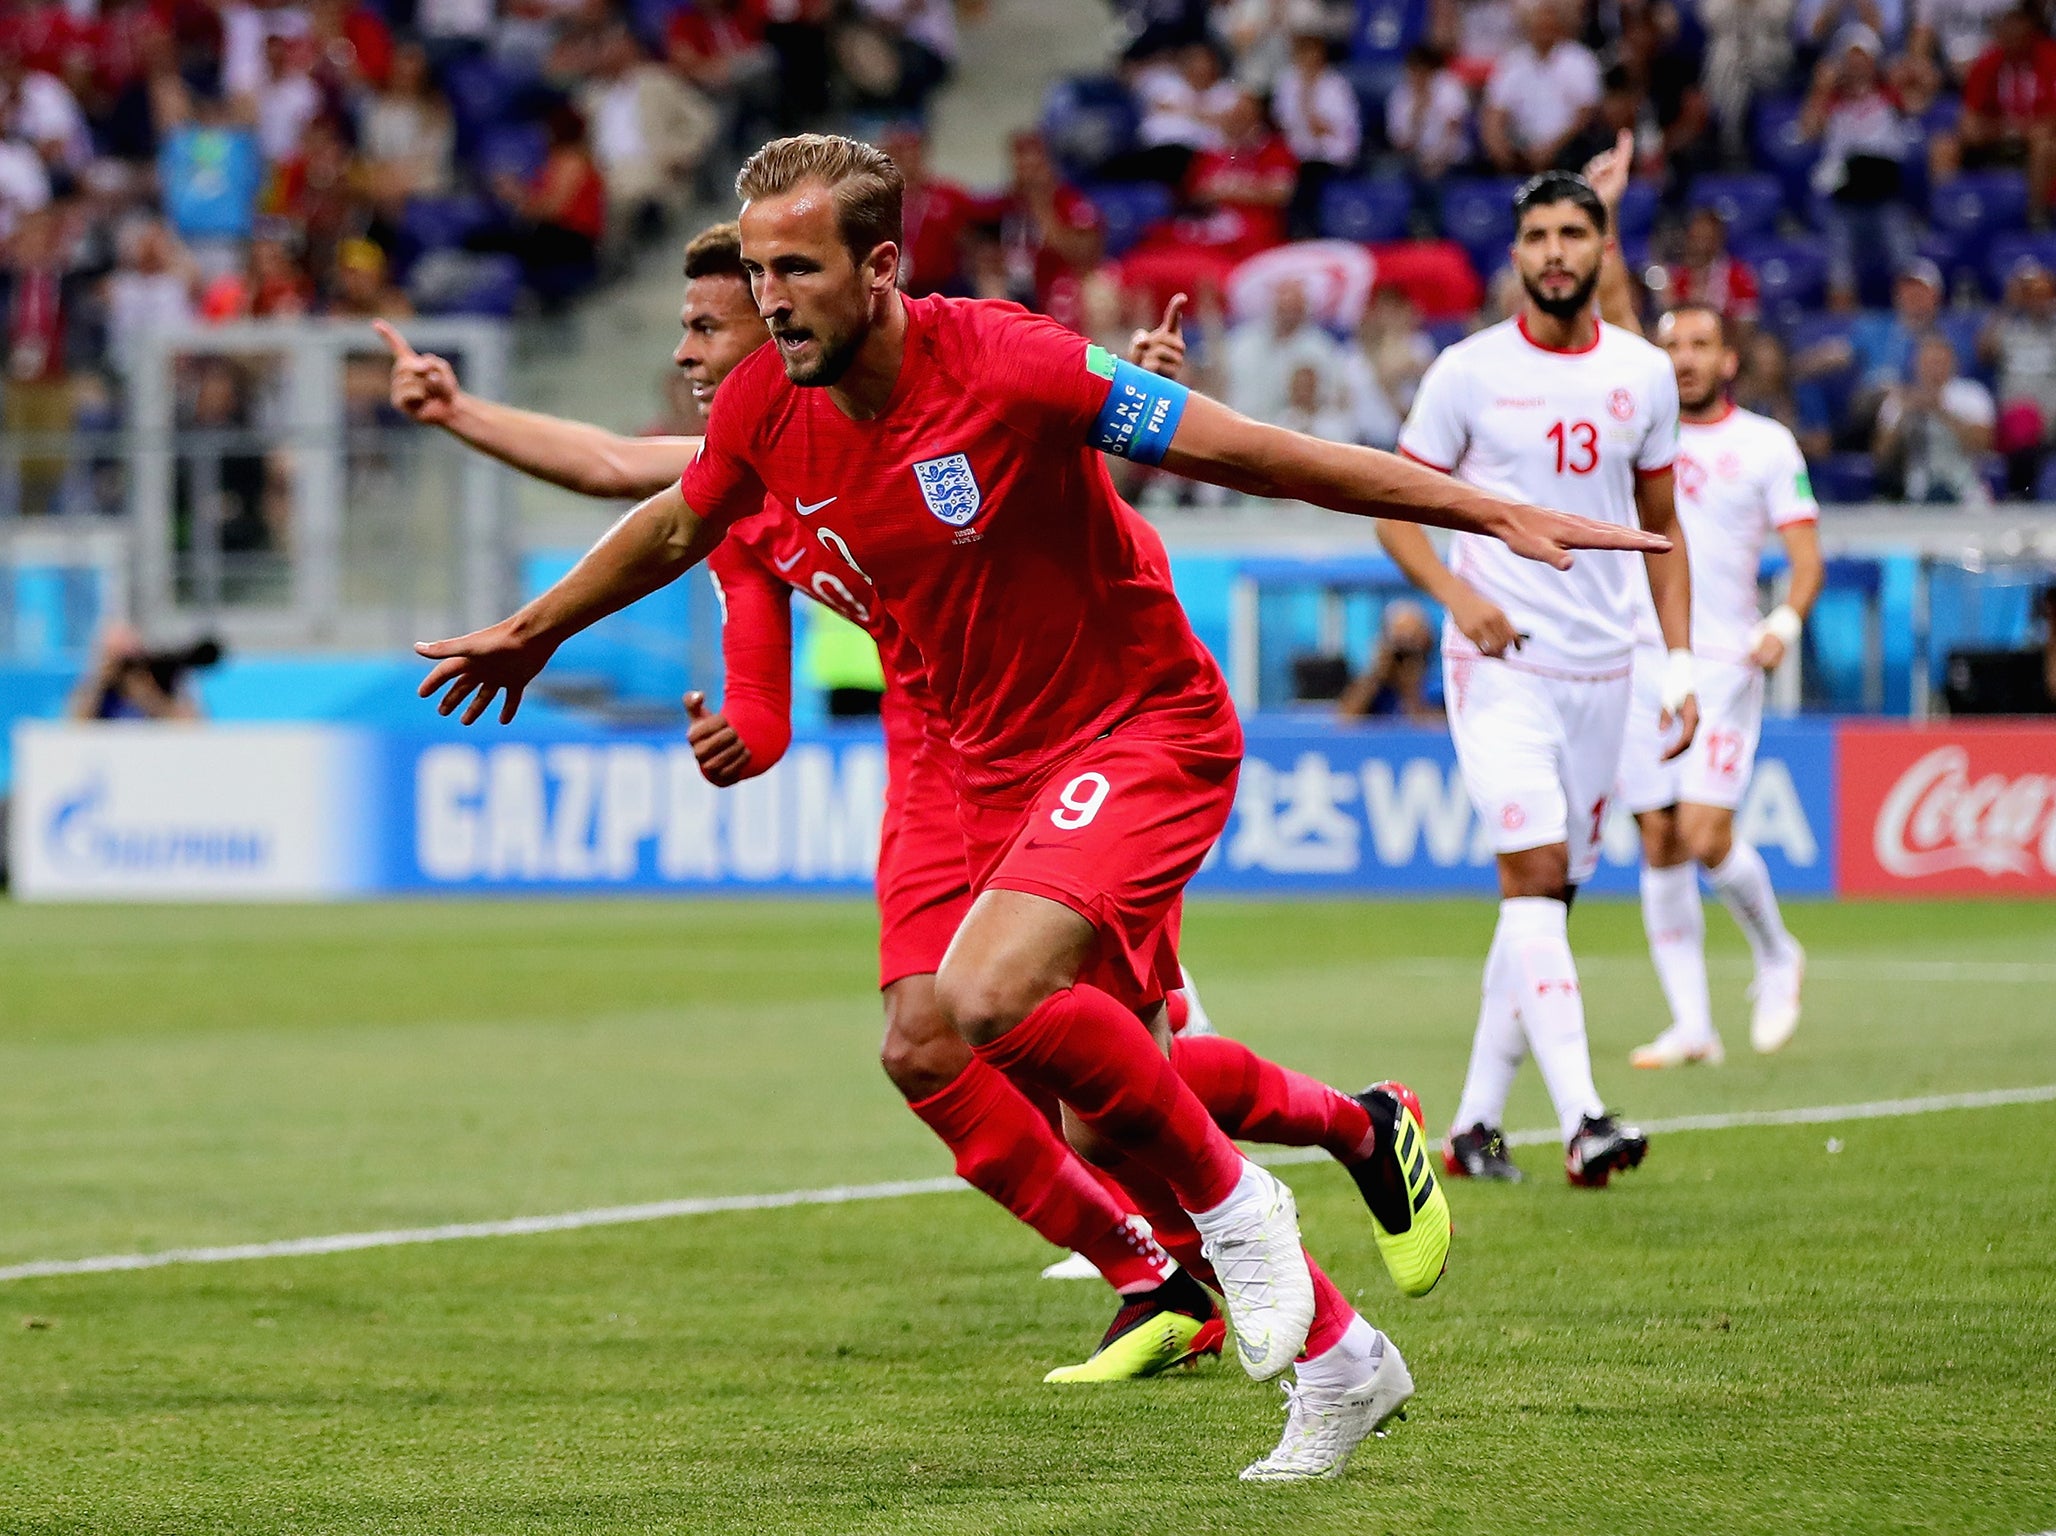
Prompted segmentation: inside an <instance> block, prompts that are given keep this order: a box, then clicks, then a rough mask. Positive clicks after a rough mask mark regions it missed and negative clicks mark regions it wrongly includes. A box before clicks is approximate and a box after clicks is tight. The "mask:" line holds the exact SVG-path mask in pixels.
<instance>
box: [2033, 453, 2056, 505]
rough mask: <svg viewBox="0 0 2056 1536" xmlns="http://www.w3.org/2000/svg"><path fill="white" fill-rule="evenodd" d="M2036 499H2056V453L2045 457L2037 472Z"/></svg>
mask: <svg viewBox="0 0 2056 1536" xmlns="http://www.w3.org/2000/svg"><path fill="white" fill-rule="evenodd" d="M2035 500H2036V501H2056V455H2052V456H2051V457H2049V458H2046V459H2044V460H2043V461H2042V467H2041V469H2040V470H2038V471H2037V472H2036V474H2035Z"/></svg>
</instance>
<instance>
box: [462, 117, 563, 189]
mask: <svg viewBox="0 0 2056 1536" xmlns="http://www.w3.org/2000/svg"><path fill="white" fill-rule="evenodd" d="M549 151H550V137H549V135H548V134H547V133H546V132H544V131H543V125H542V124H541V123H495V124H493V125H492V126H491V127H489V128H487V129H486V130H485V131H484V132H483V133H481V134H480V135H479V140H478V148H477V151H476V152H475V154H474V156H473V161H474V163H475V164H476V165H477V166H478V169H479V170H480V171H481V172H482V173H483V174H484V175H486V176H498V175H502V174H504V175H509V176H514V177H517V178H518V179H520V180H521V181H524V182H525V181H527V180H528V179H529V178H530V177H532V176H534V175H535V173H536V172H537V171H539V170H541V169H542V165H543V160H544V159H545V158H546V157H547V156H548V154H549Z"/></svg>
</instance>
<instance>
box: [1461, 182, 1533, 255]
mask: <svg viewBox="0 0 2056 1536" xmlns="http://www.w3.org/2000/svg"><path fill="white" fill-rule="evenodd" d="M1519 186H1520V183H1519V182H1518V181H1517V180H1515V179H1513V178H1512V177H1505V176H1495V177H1451V178H1450V179H1449V180H1448V181H1446V182H1444V183H1443V184H1442V228H1443V231H1444V233H1446V234H1447V235H1448V236H1449V238H1450V239H1452V240H1454V241H1455V242H1456V243H1457V244H1458V245H1460V246H1462V247H1463V248H1464V250H1465V251H1467V252H1469V253H1470V257H1471V260H1472V261H1473V262H1475V263H1476V264H1477V267H1478V270H1479V271H1481V272H1494V271H1497V270H1498V269H1499V268H1500V267H1502V266H1504V265H1505V264H1506V248H1507V246H1508V245H1509V244H1510V243H1511V242H1512V240H1513V195H1514V192H1515V191H1516V190H1517V189H1518V188H1519Z"/></svg>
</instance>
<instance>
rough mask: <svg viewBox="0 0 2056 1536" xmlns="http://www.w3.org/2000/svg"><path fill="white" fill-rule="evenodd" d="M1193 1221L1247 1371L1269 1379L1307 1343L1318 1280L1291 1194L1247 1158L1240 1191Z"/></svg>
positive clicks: (1194, 1214) (1196, 1214) (1263, 1378)
mask: <svg viewBox="0 0 2056 1536" xmlns="http://www.w3.org/2000/svg"><path fill="white" fill-rule="evenodd" d="M1192 1224H1193V1225H1194V1226H1195V1227H1197V1228H1198V1229H1199V1239H1200V1248H1201V1250H1202V1251H1203V1252H1204V1253H1205V1254H1206V1256H1207V1260H1208V1262H1210V1263H1211V1264H1212V1265H1213V1266H1214V1274H1215V1276H1216V1277H1218V1279H1219V1280H1220V1282H1221V1299H1222V1301H1224V1302H1225V1303H1226V1304H1227V1312H1228V1327H1229V1329H1230V1330H1231V1331H1232V1332H1233V1333H1234V1335H1235V1352H1236V1353H1237V1354H1239V1355H1241V1356H1242V1368H1243V1369H1244V1370H1246V1371H1248V1372H1249V1374H1250V1375H1252V1376H1254V1377H1255V1378H1256V1379H1257V1380H1258V1381H1269V1380H1270V1379H1271V1378H1272V1377H1273V1376H1275V1375H1277V1374H1278V1373H1279V1372H1280V1371H1282V1370H1284V1369H1285V1367H1286V1366H1288V1365H1290V1364H1291V1363H1292V1362H1293V1360H1294V1358H1295V1357H1296V1356H1297V1355H1298V1354H1299V1352H1300V1350H1302V1349H1304V1348H1305V1347H1306V1335H1307V1330H1308V1329H1310V1328H1312V1327H1313V1322H1314V1280H1313V1275H1312V1274H1311V1273H1310V1272H1309V1271H1308V1269H1307V1267H1306V1251H1305V1250H1304V1249H1303V1248H1301V1247H1300V1245H1299V1207H1298V1205H1297V1204H1296V1203H1295V1202H1294V1201H1293V1198H1292V1191H1291V1190H1289V1189H1287V1188H1286V1187H1285V1185H1284V1184H1283V1183H1282V1182H1281V1181H1280V1180H1278V1179H1276V1178H1273V1177H1272V1176H1271V1175H1270V1174H1269V1173H1267V1172H1265V1171H1264V1170H1263V1169H1262V1168H1259V1167H1258V1166H1257V1165H1256V1164H1255V1163H1252V1162H1251V1161H1249V1159H1247V1158H1244V1159H1243V1160H1242V1177H1241V1179H1240V1180H1239V1181H1238V1182H1237V1183H1236V1185H1235V1193H1234V1194H1232V1195H1230V1196H1229V1197H1228V1198H1227V1199H1226V1200H1224V1201H1222V1202H1221V1203H1220V1204H1219V1205H1217V1206H1215V1207H1214V1208H1213V1209H1212V1210H1211V1211H1203V1212H1202V1211H1194V1212H1193V1213H1192Z"/></svg>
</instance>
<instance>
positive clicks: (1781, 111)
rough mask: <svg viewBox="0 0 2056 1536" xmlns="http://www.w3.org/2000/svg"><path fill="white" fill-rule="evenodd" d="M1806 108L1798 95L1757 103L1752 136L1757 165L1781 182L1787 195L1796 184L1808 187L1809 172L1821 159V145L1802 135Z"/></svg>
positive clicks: (1764, 99)
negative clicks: (1802, 114)
mask: <svg viewBox="0 0 2056 1536" xmlns="http://www.w3.org/2000/svg"><path fill="white" fill-rule="evenodd" d="M1803 106H1804V103H1802V102H1801V101H1800V99H1799V98H1798V97H1796V96H1766V97H1764V98H1763V99H1762V100H1760V101H1758V102H1757V104H1756V112H1755V128H1754V132H1753V134H1752V136H1751V141H1752V146H1753V148H1754V149H1755V152H1756V163H1757V164H1758V165H1760V166H1762V167H1763V168H1764V169H1765V170H1766V171H1769V172H1770V173H1771V174H1772V175H1774V176H1776V177H1777V178H1778V179H1779V180H1780V181H1782V182H1783V183H1784V184H1785V186H1786V189H1787V191H1788V193H1789V191H1790V189H1791V188H1792V187H1793V186H1794V185H1795V184H1796V185H1798V186H1801V187H1803V186H1805V184H1806V177H1807V173H1808V172H1810V171H1811V170H1812V169H1813V162H1814V161H1816V160H1818V159H1819V158H1820V145H1819V144H1818V143H1817V142H1815V141H1813V140H1810V139H1805V138H1802V137H1800V134H1799V115H1800V112H1801V110H1802V108H1803Z"/></svg>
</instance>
